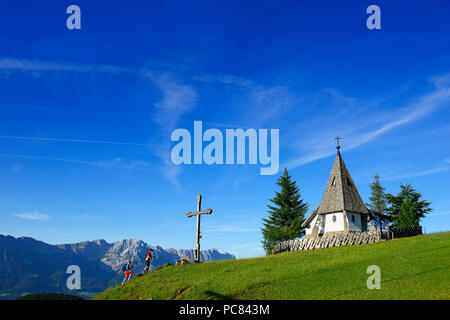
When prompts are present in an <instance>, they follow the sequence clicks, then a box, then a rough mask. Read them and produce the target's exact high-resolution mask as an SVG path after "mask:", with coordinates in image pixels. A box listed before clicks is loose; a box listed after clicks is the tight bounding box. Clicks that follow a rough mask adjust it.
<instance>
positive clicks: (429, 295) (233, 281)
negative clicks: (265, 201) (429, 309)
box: [95, 232, 450, 300]
mask: <svg viewBox="0 0 450 320" xmlns="http://www.w3.org/2000/svg"><path fill="white" fill-rule="evenodd" d="M369 265H377V266H379V267H380V269H381V289H379V290H377V289H373V290H369V289H368V288H367V286H366V281H367V278H368V277H369V276H370V274H367V273H366V270H367V267H368V266H369ZM449 271H450V232H446V233H436V234H431V235H422V236H417V237H411V238H405V239H397V240H392V241H383V242H378V243H372V244H367V245H360V246H343V247H336V248H328V249H318V250H310V251H297V252H286V253H281V254H277V255H273V256H268V257H261V258H253V259H241V260H227V261H217V262H210V263H202V264H188V265H184V266H181V267H180V266H177V267H175V266H170V267H165V268H162V269H159V270H156V271H153V272H151V273H149V274H147V275H144V276H142V277H137V278H134V279H132V280H131V281H129V282H128V283H126V284H125V285H123V286H122V285H119V286H117V287H115V288H110V289H108V290H106V291H105V292H103V293H102V294H100V295H98V296H97V297H95V299H143V300H145V299H151V298H152V299H199V300H204V299H450V272H449Z"/></svg>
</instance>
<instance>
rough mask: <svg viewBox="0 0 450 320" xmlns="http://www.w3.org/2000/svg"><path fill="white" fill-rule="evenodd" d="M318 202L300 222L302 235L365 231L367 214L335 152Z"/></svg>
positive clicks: (309, 236) (368, 218)
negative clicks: (325, 184) (331, 166)
mask: <svg viewBox="0 0 450 320" xmlns="http://www.w3.org/2000/svg"><path fill="white" fill-rule="evenodd" d="M337 141H338V143H337V146H336V149H337V155H336V160H335V161H334V164H333V168H332V169H331V173H330V177H329V178H328V182H327V186H326V188H325V192H324V193H323V196H322V200H321V201H320V203H319V205H318V206H317V207H316V208H315V209H314V210H313V212H312V213H311V214H310V216H309V217H308V218H307V219H306V220H305V222H304V223H303V224H302V227H304V228H306V234H305V238H312V237H320V236H330V235H335V234H342V233H349V232H363V231H367V223H368V222H369V221H370V220H371V214H370V213H369V210H368V209H367V208H366V206H365V204H364V202H363V201H362V199H361V196H360V195H359V192H358V189H356V185H355V183H354V182H353V179H352V177H351V176H350V173H349V172H348V170H347V167H346V166H345V163H344V160H342V156H341V154H340V152H339V149H340V146H339V137H338V140H337Z"/></svg>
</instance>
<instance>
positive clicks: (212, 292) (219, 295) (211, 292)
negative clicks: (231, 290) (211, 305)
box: [205, 290, 234, 300]
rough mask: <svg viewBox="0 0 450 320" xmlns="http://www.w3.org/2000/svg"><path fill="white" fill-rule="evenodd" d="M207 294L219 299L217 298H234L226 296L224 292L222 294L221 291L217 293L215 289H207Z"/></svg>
mask: <svg viewBox="0 0 450 320" xmlns="http://www.w3.org/2000/svg"><path fill="white" fill-rule="evenodd" d="M205 294H206V295H207V296H208V297H211V298H213V299H217V300H234V299H233V298H232V297H231V296H225V295H223V294H220V293H217V292H214V291H210V290H208V291H205Z"/></svg>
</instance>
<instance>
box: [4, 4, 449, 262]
mask: <svg viewBox="0 0 450 320" xmlns="http://www.w3.org/2000/svg"><path fill="white" fill-rule="evenodd" d="M70 4H77V5H79V6H80V8H81V30H68V29H67V28H66V18H67V17H68V14H66V8H67V7H68V6H69V5H70ZM371 4H377V5H378V6H379V7H380V8H381V30H368V29H367V28H366V19H367V17H368V15H367V14H366V8H367V7H368V6H369V5H371ZM449 21H450V5H449V3H448V1H435V2H433V5H429V4H427V2H426V1H376V2H372V1H370V2H369V1H346V2H345V4H344V2H342V1H220V2H218V1H133V4H128V3H124V2H123V1H81V0H76V1H70V2H69V1H46V2H44V3H43V2H36V3H29V4H24V3H22V2H18V3H16V2H14V3H11V2H6V1H2V2H0V39H1V41H0V115H1V117H0V148H1V150H0V177H1V179H0V216H1V220H2V223H1V224H0V234H10V235H13V236H31V237H34V238H37V239H39V240H42V241H45V242H49V243H71V242H78V241H84V240H94V239H99V238H103V239H105V240H107V241H109V242H112V241H117V240H121V239H124V238H140V239H142V240H144V241H146V242H148V243H150V244H153V245H161V246H163V247H174V248H192V247H193V245H194V241H195V238H194V229H195V220H194V219H187V218H186V216H185V214H186V213H187V212H188V211H193V210H195V209H196V195H197V194H198V193H201V194H202V195H203V208H212V209H213V210H214V213H213V214H212V215H209V216H206V217H205V218H203V219H202V231H203V235H204V236H203V239H202V243H201V245H202V249H206V248H217V249H219V250H221V251H228V252H231V253H233V254H235V255H237V256H238V257H250V256H258V255H262V254H263V251H262V249H261V243H260V241H261V232H260V227H261V219H262V218H264V217H266V216H267V212H266V205H267V204H268V199H269V198H272V197H273V195H274V192H275V190H276V186H275V181H276V179H277V178H278V176H279V174H277V175H273V176H262V175H260V174H259V168H260V166H259V165H248V164H247V165H211V166H210V165H205V164H204V165H190V166H189V165H181V166H176V165H174V164H172V162H171V160H170V151H171V148H172V147H173V146H174V145H175V143H173V142H171V141H170V134H171V132H172V131H173V130H174V129H176V128H186V129H188V130H189V131H191V132H192V130H193V122H194V121H195V120H201V121H202V122H203V127H204V130H206V129H207V128H218V129H220V130H223V132H224V130H225V129H226V128H244V129H245V128H255V129H262V128H267V129H271V128H272V129H279V130H280V165H281V169H282V168H284V167H287V168H288V169H289V171H290V173H291V174H292V176H293V178H294V179H295V180H296V181H297V182H298V185H299V187H300V190H301V194H302V198H303V199H304V200H305V201H306V202H307V203H308V204H309V205H310V211H311V209H313V208H314V207H315V206H316V205H317V204H318V203H319V201H320V199H321V197H322V193H323V191H324V188H325V184H326V181H327V178H328V175H329V173H330V170H331V166H332V164H333V161H334V156H335V151H336V149H335V140H334V139H333V138H334V137H335V136H336V135H339V136H341V137H343V140H342V141H341V146H342V147H341V152H342V156H343V158H344V161H345V162H346V165H347V167H348V169H349V170H350V173H351V175H352V177H353V180H354V181H355V183H356V184H357V187H358V189H359V192H360V194H361V196H362V198H363V199H364V200H365V201H368V197H369V193H370V190H369V186H368V185H369V183H371V182H372V179H373V175H374V173H375V172H377V173H378V174H379V175H380V178H381V182H382V184H383V185H384V186H385V187H386V189H387V192H391V193H396V192H398V190H399V183H412V185H413V187H414V188H416V189H417V190H418V191H420V192H421V193H422V195H423V197H424V198H425V199H427V200H429V201H431V202H432V207H433V212H432V213H431V214H430V215H429V216H428V217H426V218H425V219H424V220H423V221H422V225H423V226H425V228H426V231H427V232H435V231H442V230H449V229H450V199H449V197H448V196H449V193H450V183H449V181H450V179H449V178H450V148H449V146H450V143H449V139H448V137H449V133H450V124H449V118H450V108H449V107H450V59H449V51H450V50H449V49H450V41H449V39H450V37H449V33H450V23H449ZM281 169H280V170H281ZM280 173H281V171H280ZM310 211H309V212H310Z"/></svg>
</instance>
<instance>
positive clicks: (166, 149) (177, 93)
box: [147, 72, 198, 191]
mask: <svg viewBox="0 0 450 320" xmlns="http://www.w3.org/2000/svg"><path fill="white" fill-rule="evenodd" d="M147 76H148V77H149V78H150V79H152V81H153V82H154V84H155V85H156V87H157V88H158V89H159V90H160V92H161V93H162V98H161V99H160V100H159V101H158V102H156V103H155V104H154V105H155V107H156V113H155V115H154V120H155V121H156V123H158V124H159V126H160V127H161V129H162V135H163V136H164V137H165V138H164V139H163V144H162V145H160V146H157V147H154V148H153V150H154V152H155V153H156V155H157V156H158V157H159V158H160V159H161V160H162V162H163V165H162V166H159V169H158V170H159V171H160V172H161V174H162V175H163V176H164V177H165V178H166V179H168V180H169V181H170V182H171V183H172V184H173V185H174V186H175V188H176V189H177V190H178V191H180V190H181V184H180V182H179V179H178V177H179V175H180V173H181V172H182V170H181V167H180V166H177V165H175V164H173V163H172V161H171V158H170V149H171V141H170V135H171V132H172V131H173V130H174V129H176V126H177V124H178V121H179V120H180V118H181V117H182V116H183V115H185V114H186V113H187V112H189V111H190V110H192V109H194V108H195V106H196V104H197V98H198V96H197V92H196V90H195V88H194V87H192V86H190V85H187V84H185V83H183V81H182V80H181V79H178V78H176V77H175V76H174V75H172V74H169V73H163V74H155V73H151V72H149V73H147Z"/></svg>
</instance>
